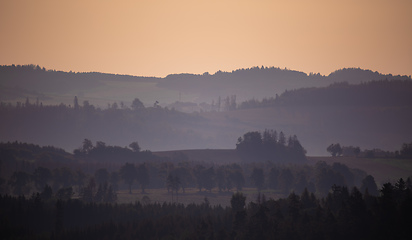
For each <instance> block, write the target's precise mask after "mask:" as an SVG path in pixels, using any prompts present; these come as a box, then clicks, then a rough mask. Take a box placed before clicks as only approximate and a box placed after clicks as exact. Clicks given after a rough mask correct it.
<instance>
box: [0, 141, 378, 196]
mask: <svg viewBox="0 0 412 240" xmlns="http://www.w3.org/2000/svg"><path fill="white" fill-rule="evenodd" d="M130 146H131V147H130V148H115V147H111V146H106V145H105V144H102V143H100V144H96V146H94V145H93V144H92V143H91V141H90V140H88V139H85V140H84V142H83V146H82V147H81V148H79V149H76V150H75V154H68V153H65V152H64V151H63V152H62V150H61V149H54V148H52V147H43V148H42V147H39V146H36V145H32V144H25V143H6V144H0V159H1V161H0V166H1V168H0V170H1V173H2V174H1V177H0V190H1V192H2V193H3V194H13V195H16V196H17V195H26V196H27V195H30V194H31V193H32V192H37V191H38V192H45V194H46V195H47V196H52V194H53V196H55V197H58V196H61V197H60V198H63V199H68V198H73V197H74V198H79V199H87V200H86V201H95V200H94V199H95V197H96V195H97V196H98V197H96V199H98V200H96V201H98V202H99V201H106V200H103V199H110V201H111V202H113V201H115V199H116V197H115V195H116V193H117V191H119V190H121V189H123V190H126V189H127V190H128V192H129V193H131V192H132V190H133V191H136V190H135V189H136V188H140V191H141V192H142V193H144V192H145V190H146V189H161V188H163V189H165V191H166V190H167V192H169V193H171V194H176V195H177V194H184V193H185V189H186V188H197V189H198V191H199V192H202V191H209V192H211V191H212V190H214V191H217V192H219V193H222V192H232V191H242V189H243V188H244V187H251V188H256V189H257V190H258V191H261V190H264V189H270V190H273V191H277V192H279V193H281V194H289V193H290V192H291V191H296V192H300V191H302V190H303V189H304V188H307V189H308V190H309V191H310V192H313V193H316V194H317V195H318V196H324V195H326V194H327V193H328V191H329V190H330V187H331V186H332V185H333V184H337V185H342V186H348V187H353V186H357V187H358V188H360V189H364V188H366V187H367V188H369V191H370V193H371V194H373V195H377V190H376V189H377V186H376V183H375V180H374V179H373V178H372V179H371V177H369V176H368V175H367V174H366V173H365V172H364V171H362V170H359V169H351V168H348V167H347V166H346V165H344V164H340V163H333V164H332V165H330V164H327V163H326V162H318V163H317V164H315V165H306V164H297V165H284V163H285V162H281V164H280V163H277V162H275V161H256V162H247V161H246V162H239V163H227V164H223V163H222V164H215V163H205V162H194V161H190V159H188V158H187V156H186V155H184V154H183V153H180V154H175V156H173V157H172V158H161V157H158V156H156V155H154V154H152V153H151V152H149V151H143V152H142V151H139V146H138V143H137V142H133V143H131V144H130ZM106 148H107V149H106ZM133 148H134V150H133ZM102 149H103V150H102ZM104 149H106V150H104ZM113 149H119V152H117V155H116V154H113V155H110V156H111V157H112V161H107V160H103V161H101V162H100V161H99V160H98V156H99V154H97V153H99V152H100V151H102V152H103V153H106V152H107V151H111V150H113ZM95 151H97V153H95ZM49 152H52V153H53V152H57V153H59V154H62V155H64V156H65V157H64V158H63V159H64V160H63V161H62V160H60V164H55V165H54V167H52V166H53V165H50V166H47V165H45V163H53V162H54V158H55V156H56V159H57V160H59V158H62V156H61V155H51V154H50V153H49ZM125 153H126V154H125ZM96 156H97V157H96ZM130 156H132V157H130ZM123 157H124V158H125V159H122V158H123ZM45 159H46V160H45ZM129 160H132V161H129ZM56 162H57V163H59V161H56ZM365 179H366V180H365ZM365 181H366V182H365ZM97 193H99V194H97ZM58 198H59V197H58ZM107 201H109V200H107Z"/></svg>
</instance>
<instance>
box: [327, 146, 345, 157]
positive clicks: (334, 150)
mask: <svg viewBox="0 0 412 240" xmlns="http://www.w3.org/2000/svg"><path fill="white" fill-rule="evenodd" d="M326 151H328V152H329V153H330V154H332V156H333V157H336V156H340V155H341V154H342V148H341V146H340V144H339V143H337V144H331V145H329V146H328V147H327V148H326Z"/></svg>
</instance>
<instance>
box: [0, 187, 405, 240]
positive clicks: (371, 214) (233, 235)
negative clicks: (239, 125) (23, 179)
mask: <svg viewBox="0 0 412 240" xmlns="http://www.w3.org/2000/svg"><path fill="white" fill-rule="evenodd" d="M230 202H231V204H230V206H227V207H222V206H220V205H218V206H211V205H210V204H209V201H208V199H207V198H205V199H204V202H203V203H202V204H189V205H187V206H185V205H183V204H176V203H157V202H155V203H150V202H142V203H141V202H135V203H131V204H121V205H118V204H101V203H100V204H96V203H93V204H90V203H85V202H83V201H81V200H78V199H68V200H62V199H48V200H45V199H43V198H42V195H41V194H39V193H37V194H33V195H32V196H31V197H27V198H26V197H24V196H19V197H13V196H10V195H0V212H1V213H2V214H1V215H0V221H1V223H2V224H1V227H0V229H1V235H2V238H4V239H175V238H176V239H271V238H275V239H277V238H280V239H408V238H409V237H410V236H411V235H412V228H410V225H411V224H412V221H411V216H410V213H411V212H412V186H411V183H410V182H407V183H406V182H405V181H404V180H403V179H399V180H398V181H397V182H396V183H395V184H392V183H390V182H388V183H385V184H384V185H383V186H382V188H381V189H380V195H379V196H372V195H370V194H369V193H368V191H365V193H364V194H362V192H361V191H360V190H359V189H358V188H356V187H353V188H351V189H349V188H347V187H345V186H339V185H333V186H332V188H331V191H330V192H329V193H328V194H327V195H326V196H325V197H321V198H320V197H316V196H315V195H314V194H313V193H310V192H309V191H308V190H307V189H304V190H303V191H302V193H301V194H299V193H295V192H292V193H290V194H289V195H288V196H287V197H286V198H280V199H277V200H275V199H271V198H270V199H266V197H265V195H264V194H262V195H261V194H259V195H258V197H257V199H246V197H245V196H244V195H243V194H242V193H240V192H238V193H235V194H233V195H232V198H231V201H230ZM248 202H249V203H248Z"/></svg>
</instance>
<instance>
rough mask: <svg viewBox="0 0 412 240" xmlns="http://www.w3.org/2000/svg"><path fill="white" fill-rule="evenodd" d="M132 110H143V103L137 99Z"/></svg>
mask: <svg viewBox="0 0 412 240" xmlns="http://www.w3.org/2000/svg"><path fill="white" fill-rule="evenodd" d="M131 107H132V109H133V110H138V109H143V108H144V105H143V103H142V101H140V100H139V99H138V98H135V99H134V100H133V102H132V106H131Z"/></svg>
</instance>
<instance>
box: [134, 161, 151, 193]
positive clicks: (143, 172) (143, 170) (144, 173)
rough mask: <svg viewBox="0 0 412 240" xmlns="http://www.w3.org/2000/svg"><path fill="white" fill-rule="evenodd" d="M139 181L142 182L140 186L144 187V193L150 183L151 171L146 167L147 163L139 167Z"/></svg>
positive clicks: (137, 171) (137, 170)
mask: <svg viewBox="0 0 412 240" xmlns="http://www.w3.org/2000/svg"><path fill="white" fill-rule="evenodd" d="M136 173H137V181H138V182H139V183H140V187H141V189H142V193H144V192H145V191H144V190H145V188H146V187H147V185H149V181H150V177H149V171H148V169H147V167H146V164H140V165H139V166H138V167H137V169H136Z"/></svg>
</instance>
